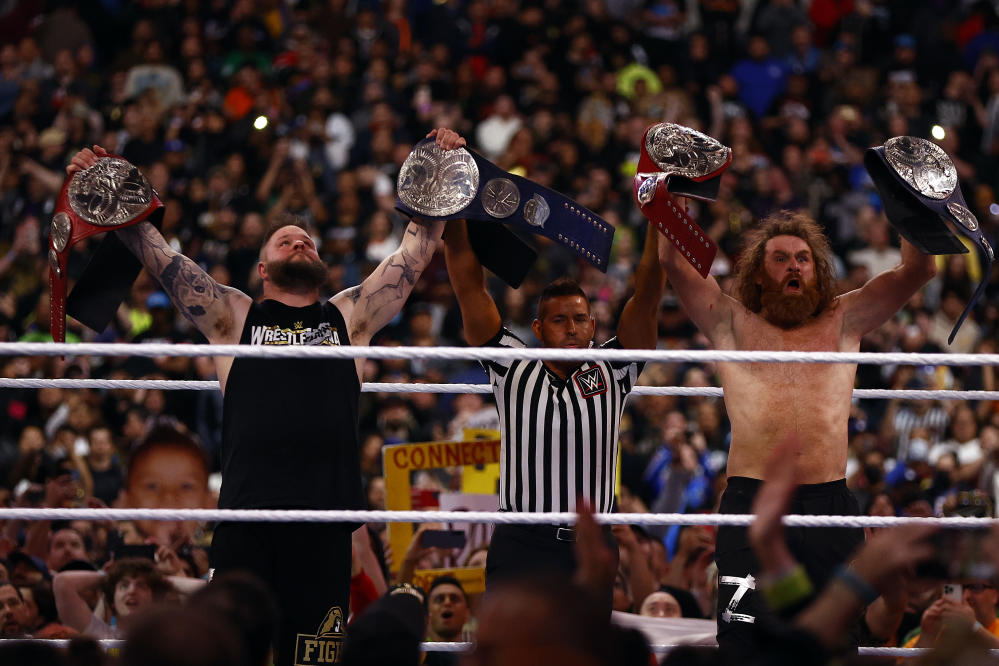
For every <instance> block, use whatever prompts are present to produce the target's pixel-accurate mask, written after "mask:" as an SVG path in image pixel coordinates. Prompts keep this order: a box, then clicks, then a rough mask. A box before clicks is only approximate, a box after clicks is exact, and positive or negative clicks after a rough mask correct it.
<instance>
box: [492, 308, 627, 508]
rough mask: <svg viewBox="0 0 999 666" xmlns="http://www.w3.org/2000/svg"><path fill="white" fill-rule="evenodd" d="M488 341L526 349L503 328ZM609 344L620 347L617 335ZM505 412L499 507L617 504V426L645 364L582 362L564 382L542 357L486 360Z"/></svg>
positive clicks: (502, 417) (501, 410)
mask: <svg viewBox="0 0 999 666" xmlns="http://www.w3.org/2000/svg"><path fill="white" fill-rule="evenodd" d="M486 344H488V345H495V346H501V347H523V346H524V343H523V342H521V341H520V340H519V339H518V338H517V337H516V336H514V335H513V334H512V333H511V332H510V331H509V330H507V329H505V328H504V329H502V330H501V331H500V332H499V334H498V335H497V336H496V337H495V338H493V340H491V341H490V342H488V343H486ZM603 347H604V348H620V344H619V343H618V342H617V339H616V338H615V339H613V340H610V341H608V342H607V343H606V344H604V345H603ZM483 366H484V367H485V368H486V371H487V372H488V373H489V378H490V381H491V382H492V385H493V395H494V396H495V397H496V406H497V409H498V411H499V418H500V432H501V439H502V443H503V446H502V451H501V454H500V488H499V496H500V501H499V504H500V509H502V510H505V511H575V510H576V498H577V497H578V496H582V497H585V498H586V499H588V500H589V501H590V503H591V504H592V505H593V508H594V510H595V511H597V512H610V511H612V510H613V508H614V481H615V474H616V468H617V455H618V430H619V427H620V422H621V412H622V410H623V409H624V400H625V398H626V397H627V395H628V393H629V392H630V391H631V388H632V386H633V385H634V383H635V380H636V379H637V378H638V374H639V372H641V367H642V364H640V363H629V362H622V363H608V362H598V363H591V362H587V363H583V364H582V365H580V366H579V367H578V368H576V369H575V370H573V372H572V373H571V374H570V375H569V376H568V377H567V378H566V379H565V380H561V379H559V378H558V377H557V376H556V375H555V374H554V373H552V372H551V371H550V370H548V369H547V368H546V367H545V365H544V363H543V362H541V361H484V362H483Z"/></svg>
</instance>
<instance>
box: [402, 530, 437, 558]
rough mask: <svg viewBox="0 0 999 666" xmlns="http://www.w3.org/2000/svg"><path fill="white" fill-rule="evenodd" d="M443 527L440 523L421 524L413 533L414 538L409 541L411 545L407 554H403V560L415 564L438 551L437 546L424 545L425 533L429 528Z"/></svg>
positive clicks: (407, 549)
mask: <svg viewBox="0 0 999 666" xmlns="http://www.w3.org/2000/svg"><path fill="white" fill-rule="evenodd" d="M441 527H442V526H441V524H440V523H423V524H422V525H420V526H419V527H418V528H417V530H416V532H415V533H414V534H413V538H412V539H411V540H410V541H409V547H408V548H406V554H405V555H404V556H403V558H402V561H403V562H408V563H410V564H415V563H417V562H419V561H420V560H421V559H423V558H424V557H426V556H427V555H430V554H432V553H434V552H436V551H437V549H436V548H424V547H423V543H422V540H423V533H424V532H426V531H427V530H439V529H441Z"/></svg>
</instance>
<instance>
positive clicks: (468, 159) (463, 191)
mask: <svg viewBox="0 0 999 666" xmlns="http://www.w3.org/2000/svg"><path fill="white" fill-rule="evenodd" d="M396 189H397V190H398V193H399V199H400V200H401V201H402V202H403V203H404V204H406V205H407V206H409V207H410V208H412V209H413V210H415V211H416V212H417V213H420V214H422V215H430V216H434V217H439V216H443V215H453V214H455V213H457V212H459V211H461V210H464V209H465V208H467V207H468V205H469V204H470V203H472V201H474V200H475V196H476V194H477V193H478V191H479V167H478V165H477V164H476V163H475V160H474V159H473V158H472V155H471V154H470V153H469V152H468V151H467V150H465V149H464V148H456V149H454V150H443V149H441V148H440V147H439V146H438V145H437V144H435V143H426V144H423V145H420V146H417V147H416V148H414V149H413V152H411V153H410V154H409V157H407V158H406V161H405V162H403V163H402V168H401V169H400V170H399V179H398V181H397V183H396Z"/></svg>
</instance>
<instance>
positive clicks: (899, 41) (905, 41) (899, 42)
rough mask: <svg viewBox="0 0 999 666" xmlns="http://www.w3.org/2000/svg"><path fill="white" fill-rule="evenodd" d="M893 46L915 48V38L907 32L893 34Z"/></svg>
mask: <svg viewBox="0 0 999 666" xmlns="http://www.w3.org/2000/svg"><path fill="white" fill-rule="evenodd" d="M895 48H897V49H914V48H916V38H915V37H913V36H912V35H910V34H909V33H907V32H903V33H902V34H901V35H896V36H895Z"/></svg>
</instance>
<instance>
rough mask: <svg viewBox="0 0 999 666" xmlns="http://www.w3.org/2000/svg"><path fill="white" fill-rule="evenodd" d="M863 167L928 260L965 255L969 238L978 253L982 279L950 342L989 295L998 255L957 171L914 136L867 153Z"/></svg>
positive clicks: (896, 223)
mask: <svg viewBox="0 0 999 666" xmlns="http://www.w3.org/2000/svg"><path fill="white" fill-rule="evenodd" d="M864 166H865V167H866V168H867V171H868V173H870V175H871V178H872V179H873V180H874V184H875V185H876V186H877V188H878V192H880V194H881V200H882V201H883V202H884V208H885V215H887V217H888V221H889V222H890V223H891V225H892V226H893V227H895V229H896V231H898V233H899V234H901V235H902V236H903V237H904V238H905V239H906V240H908V241H909V242H910V243H912V244H913V245H914V246H915V247H916V248H917V249H919V250H920V251H921V252H925V253H926V254H965V253H967V252H968V248H967V247H965V245H964V243H962V242H961V240H960V239H959V238H958V236H957V234H960V235H961V236H964V237H965V238H967V239H968V240H969V241H971V245H972V246H974V248H975V249H976V251H977V252H978V257H979V259H980V260H981V264H982V279H981V282H979V284H978V288H977V289H975V293H974V295H973V296H972V297H971V300H970V301H968V305H967V306H966V307H965V308H964V312H962V313H961V316H960V317H958V320H957V323H956V324H955V325H954V329H953V330H952V331H951V332H950V337H948V338H947V342H948V344H950V343H951V342H953V341H954V336H955V335H957V331H958V330H959V329H960V328H961V324H963V323H964V320H965V319H966V318H967V316H968V313H969V312H970V311H971V308H973V307H974V306H975V303H977V302H978V299H979V298H981V296H982V294H983V293H985V287H986V286H987V285H988V282H989V276H990V275H991V272H992V271H991V269H992V262H993V261H994V260H995V251H994V250H993V249H992V245H990V244H989V241H988V239H986V238H985V234H984V233H983V232H982V228H981V225H980V224H979V223H978V219H977V218H976V217H975V214H974V213H972V212H971V210H969V209H968V204H967V203H966V202H965V200H964V195H963V194H962V193H961V185H960V184H959V183H958V182H957V169H956V168H955V167H954V162H953V161H952V160H951V159H950V156H949V155H947V153H946V152H944V150H943V148H941V147H940V146H938V145H937V144H935V143H933V142H932V141H927V140H926V139H920V138H917V137H914V136H896V137H893V138H891V139H888V140H887V141H886V142H885V144H884V145H883V146H876V147H874V148H868V149H867V151H866V152H865V153H864Z"/></svg>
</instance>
